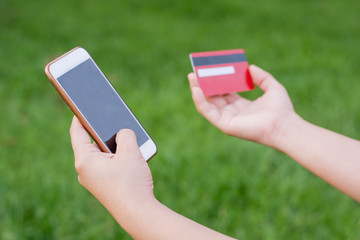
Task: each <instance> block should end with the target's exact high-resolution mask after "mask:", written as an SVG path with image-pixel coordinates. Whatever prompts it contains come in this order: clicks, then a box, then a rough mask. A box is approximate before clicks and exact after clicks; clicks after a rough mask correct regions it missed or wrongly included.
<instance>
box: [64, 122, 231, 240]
mask: <svg viewBox="0 0 360 240" xmlns="http://www.w3.org/2000/svg"><path fill="white" fill-rule="evenodd" d="M70 135H71V142H72V146H73V150H74V155H75V168H76V170H77V172H78V180H79V182H80V184H81V185H83V186H84V187H85V188H86V189H87V190H88V191H89V192H91V193H92V194H93V195H94V196H95V197H96V198H97V199H98V200H99V201H100V202H101V203H102V205H104V207H105V208H106V209H107V210H108V211H109V212H110V213H111V214H112V216H113V217H114V218H115V220H116V221H117V222H118V223H119V224H120V225H121V227H122V228H123V229H124V230H125V231H126V232H127V233H129V235H130V236H131V237H133V238H134V239H139V240H141V239H148V240H151V239H154V240H155V239H156V240H162V239H164V240H165V239H175V240H176V239H179V240H180V239H204V240H205V239H210V240H212V239H213V240H217V239H232V238H230V237H228V236H225V235H223V234H221V233H219V232H216V231H214V230H212V229H210V228H207V227H205V226H203V225H201V224H199V223H196V222H194V221H192V220H190V219H188V218H186V217H184V216H182V215H180V214H178V213H176V212H174V211H172V210H171V209H169V208H167V207H166V206H164V205H163V204H161V203H160V202H159V201H157V200H156V198H155V196H154V194H153V188H154V187H153V181H152V176H151V172H150V168H149V166H148V164H147V162H146V161H145V160H144V158H143V157H142V155H141V152H140V150H139V148H138V146H137V142H136V136H135V134H134V133H133V132H132V131H131V130H128V129H124V130H121V131H120V132H119V133H118V134H117V136H116V143H117V149H116V153H115V154H110V153H104V152H101V151H100V149H99V148H98V146H97V145H96V144H93V143H91V139H90V137H89V135H88V134H87V132H86V130H85V129H84V128H83V126H82V125H81V123H80V122H79V120H78V119H77V118H76V117H74V118H73V121H72V124H71V128H70Z"/></svg>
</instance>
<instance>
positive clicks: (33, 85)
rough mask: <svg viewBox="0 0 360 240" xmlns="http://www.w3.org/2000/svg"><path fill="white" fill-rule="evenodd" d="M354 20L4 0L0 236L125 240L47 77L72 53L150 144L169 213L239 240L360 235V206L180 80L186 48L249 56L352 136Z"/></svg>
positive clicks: (234, 5) (267, 10)
mask: <svg viewBox="0 0 360 240" xmlns="http://www.w3.org/2000/svg"><path fill="white" fill-rule="evenodd" d="M359 11H360V3H359V2H358V1H355V0H352V1H335V0H327V1H325V0H316V1H300V0H297V1H285V0H276V1H266V0H259V1H255V2H254V1H251V2H250V1H245V0H225V1H215V0H209V1H206V2H204V1H190V0H184V1H165V0H153V1H140V0H133V1H93V0H87V1H85V0H77V1H68V0H64V1H56V2H55V1H45V0H37V1H25V0H14V1H11V0H1V1H0V29H1V30H0V126H1V129H0V239H4V240H10V239H37V240H40V239H62V240H70V239H77V240H78V239H130V237H129V236H128V235H127V234H126V233H125V232H124V231H123V230H122V229H121V228H120V227H119V226H118V225H117V223H116V222H115V221H114V220H113V219H112V217H111V216H110V214H108V213H107V211H106V210H105V209H104V208H103V207H102V206H101V205H100V204H99V203H98V202H97V201H96V200H95V199H94V198H93V197H92V196H91V195H90V194H89V193H88V192H87V191H86V190H85V189H84V188H82V187H81V186H80V184H79V183H78V182H77V174H76V172H75V170H74V167H73V156H72V150H71V147H70V142H69V135H68V130H69V125H70V121H71V118H72V113H71V111H70V110H69V109H68V107H67V106H66V105H65V104H64V103H63V101H62V100H61V99H60V97H59V96H58V95H57V93H56V91H55V90H54V89H53V87H52V86H51V85H50V83H49V82H48V80H47V78H46V77H45V75H44V73H43V68H44V66H45V64H46V63H47V62H48V61H49V60H52V59H53V58H54V57H57V56H59V55H60V54H62V53H64V52H65V51H68V50H70V49H71V48H73V47H75V46H79V45H80V46H83V47H85V48H86V49H87V50H88V51H89V52H90V53H91V54H92V56H93V57H94V59H95V60H96V61H97V63H98V65H99V66H100V67H101V68H102V69H103V71H104V72H105V73H106V74H107V76H108V77H109V79H110V80H111V81H112V82H113V84H114V85H115V87H116V89H117V90H118V91H119V92H120V94H121V95H122V96H123V97H124V99H125V100H126V101H127V103H128V104H129V106H130V107H131V108H132V110H133V111H134V113H135V115H137V117H138V118H139V119H140V121H141V122H142V123H143V125H144V126H145V128H146V129H147V130H148V132H149V133H150V135H151V136H152V137H153V138H154V140H155V142H156V143H157V145H158V148H159V152H158V154H157V156H156V157H155V158H154V159H153V160H152V161H151V162H150V167H151V170H152V173H153V178H154V181H155V194H156V196H157V197H158V199H159V200H160V201H161V202H163V203H164V204H165V205H167V206H169V207H170V208H172V209H173V210H175V211H177V212H179V213H181V214H184V215H185V216H187V217H189V218H191V219H193V220H195V221H197V222H200V223H202V224H204V225H206V226H209V227H211V228H214V229H216V230H218V231H221V232H223V233H226V234H228V235H231V236H234V237H236V238H240V239H359V237H360V230H359V229H360V224H359V219H360V217H359V216H360V208H359V205H358V204H357V203H356V202H355V201H353V200H351V199H350V198H349V197H347V196H345V195H344V194H342V193H340V192H339V191H337V190H335V189H334V188H333V187H331V186H329V185H328V184H327V183H325V182H323V181H322V180H320V179H318V178H317V177H315V176H314V175H312V174H311V173H309V172H308V171H307V170H305V169H304V168H302V167H301V166H299V165H298V164H296V163H295V162H294V161H293V160H291V159H290V158H289V157H287V156H285V155H284V154H282V153H279V152H276V151H275V150H272V149H269V148H266V147H264V146H260V145H258V144H254V143H250V142H246V141H243V140H238V139H235V138H231V137H228V136H225V135H224V134H223V133H221V132H220V131H219V130H217V129H215V128H214V127H213V126H211V125H210V124H209V123H208V122H207V121H206V120H204V119H203V118H202V117H201V116H200V115H199V114H198V113H197V112H196V110H195V108H194V106H193V103H192V100H191V96H190V92H189V90H188V83H187V80H186V74H187V73H188V72H190V71H191V66H190V63H189V59H188V54H189V53H190V52H195V51H206V50H220V49H231V48H244V49H246V53H247V57H248V60H249V62H250V63H254V64H257V65H259V66H261V67H263V68H264V69H266V70H268V71H270V72H271V73H272V74H273V75H274V76H276V78H277V79H279V80H280V81H281V82H282V83H283V84H284V85H285V86H286V88H287V89H288V91H289V94H290V96H291V98H292V100H293V103H294V105H295V108H296V110H297V112H299V113H300V114H301V115H302V116H303V117H304V118H305V119H308V120H309V121H311V122H314V123H315V124H319V125H321V126H324V127H326V128H329V129H331V130H334V131H337V132H339V133H342V134H345V135H348V136H350V137H353V138H359V136H360V124H359V123H360V111H359V96H358V93H359V92H360V84H359V81H358V80H359V75H360V68H359V67H358V66H359V62H360V47H359V41H360V25H359V22H360V14H359ZM260 94H261V92H260V91H259V90H256V91H253V92H249V93H245V94H244V95H245V96H247V97H249V98H251V99H254V98H256V97H257V96H259V95H260Z"/></svg>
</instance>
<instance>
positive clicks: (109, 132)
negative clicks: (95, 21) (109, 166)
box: [45, 47, 157, 161]
mask: <svg viewBox="0 0 360 240" xmlns="http://www.w3.org/2000/svg"><path fill="white" fill-rule="evenodd" d="M45 73H46V75H47V77H48V78H49V80H50V82H51V83H52V84H53V86H54V87H55V89H56V90H57V91H58V92H59V94H60V95H61V96H62V98H63V99H64V100H65V102H66V103H67V104H68V105H69V107H70V109H71V110H72V111H73V112H74V114H75V115H76V117H77V118H78V119H79V120H80V122H81V123H82V125H83V126H84V127H85V129H86V130H87V131H88V133H89V134H90V135H91V137H92V138H93V139H94V141H95V142H96V143H97V144H98V146H99V147H100V149H101V150H102V151H104V152H108V153H114V152H115V150H116V143H115V137H116V133H117V132H118V131H119V130H120V129H125V128H129V129H131V130H133V131H134V132H135V135H136V139H137V144H138V146H139V148H140V151H141V153H142V155H143V157H144V158H145V160H146V161H148V160H149V159H150V158H151V157H153V156H154V155H155V154H156V151H157V148H156V145H155V143H154V141H153V140H152V139H151V138H150V136H149V134H148V133H147V132H146V131H145V129H144V128H143V127H142V126H141V124H140V123H139V121H138V120H137V119H136V117H135V116H134V114H133V113H132V112H131V110H130V109H129V107H128V106H127V105H126V103H125V102H124V100H123V99H122V98H121V97H120V95H119V94H118V93H117V91H116V90H115V89H114V87H113V86H112V85H111V83H110V82H109V80H108V79H107V78H106V77H105V75H104V74H103V73H102V71H101V70H100V68H99V67H98V66H97V65H96V63H95V62H94V60H93V59H92V58H91V56H90V54H89V53H88V52H87V51H86V50H85V49H83V48H80V47H77V48H75V49H73V50H71V51H69V52H68V53H66V54H64V55H63V56H61V57H59V58H57V59H55V60H54V61H52V62H50V63H49V64H48V65H47V66H46V67H45Z"/></svg>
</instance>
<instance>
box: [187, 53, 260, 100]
mask: <svg viewBox="0 0 360 240" xmlns="http://www.w3.org/2000/svg"><path fill="white" fill-rule="evenodd" d="M190 60H191V64H192V67H193V70H194V73H195V74H196V77H197V79H198V81H199V85H200V88H201V89H202V91H203V92H204V95H205V96H212V95H222V94H227V93H231V92H244V91H249V90H252V89H254V84H253V82H252V80H251V76H250V73H249V69H248V68H249V64H248V62H247V60H246V56H245V51H244V49H234V50H223V51H212V52H199V53H191V54H190Z"/></svg>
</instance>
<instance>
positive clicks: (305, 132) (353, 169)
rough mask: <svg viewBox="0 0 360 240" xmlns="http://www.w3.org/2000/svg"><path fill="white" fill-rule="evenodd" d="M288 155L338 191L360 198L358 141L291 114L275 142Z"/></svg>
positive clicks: (359, 153)
mask: <svg viewBox="0 0 360 240" xmlns="http://www.w3.org/2000/svg"><path fill="white" fill-rule="evenodd" d="M275 146H276V148H277V149H278V150H280V151H282V152H284V153H285V154H287V155H289V156H290V157H292V158H293V159H294V160H296V161H297V162H298V163H300V164H301V165H303V166H304V167H305V168H307V169H308V170H310V171H311V172H313V173H314V174H316V175H318V176H319V177H320V178H322V179H324V180H325V181H327V182H328V183H330V184H331V185H333V186H334V187H336V188H338V189H339V190H340V191H342V192H344V193H345V194H347V195H349V196H350V197H352V198H353V199H355V200H357V201H360V142H359V141H357V140H354V139H351V138H348V137H345V136H343V135H340V134H337V133H335V132H332V131H329V130H327V129H324V128H321V127H318V126H315V125H313V124H311V123H309V122H306V121H305V120H303V119H302V118H300V117H299V116H297V115H296V116H294V117H293V118H292V120H291V121H289V122H288V124H287V126H286V127H284V130H283V131H282V132H281V134H279V137H278V138H277V140H276V141H275Z"/></svg>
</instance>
